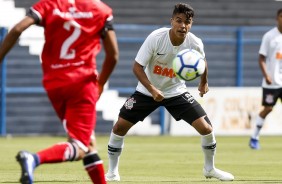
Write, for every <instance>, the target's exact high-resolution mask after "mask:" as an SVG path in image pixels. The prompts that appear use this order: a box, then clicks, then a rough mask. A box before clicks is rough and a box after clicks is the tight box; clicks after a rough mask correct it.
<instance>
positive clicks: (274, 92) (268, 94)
mask: <svg viewBox="0 0 282 184" xmlns="http://www.w3.org/2000/svg"><path fill="white" fill-rule="evenodd" d="M262 90H263V92H262V93H263V95H262V105H263V110H262V111H260V113H259V114H258V116H257V118H256V125H255V128H254V132H253V134H252V136H251V138H250V141H249V146H250V148H252V149H260V144H259V135H260V131H261V129H262V127H263V125H264V122H265V118H266V117H267V115H268V114H269V113H270V112H271V111H272V109H273V106H274V105H275V103H276V101H277V99H278V97H279V95H281V89H266V88H263V89H262Z"/></svg>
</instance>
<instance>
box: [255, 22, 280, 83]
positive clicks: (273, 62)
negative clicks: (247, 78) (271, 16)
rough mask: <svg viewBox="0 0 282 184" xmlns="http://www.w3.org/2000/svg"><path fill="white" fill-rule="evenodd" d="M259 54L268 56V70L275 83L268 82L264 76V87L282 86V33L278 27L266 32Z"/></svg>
mask: <svg viewBox="0 0 282 184" xmlns="http://www.w3.org/2000/svg"><path fill="white" fill-rule="evenodd" d="M259 54H261V55H264V56H265V57H266V70H267V73H268V74H269V75H270V76H271V78H272V80H273V83H272V84H270V85H269V84H267V83H266V81H265V79H264V78H263V81H262V87H264V88H281V87H282V34H281V33H280V31H279V30H278V28H277V27H275V28H272V29H271V30H269V31H268V32H266V33H265V34H264V36H263V38H262V42H261V45H260V50H259Z"/></svg>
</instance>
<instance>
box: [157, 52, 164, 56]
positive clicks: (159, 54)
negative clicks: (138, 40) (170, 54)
mask: <svg viewBox="0 0 282 184" xmlns="http://www.w3.org/2000/svg"><path fill="white" fill-rule="evenodd" d="M157 55H158V56H161V55H165V54H161V53H158V52H157Z"/></svg>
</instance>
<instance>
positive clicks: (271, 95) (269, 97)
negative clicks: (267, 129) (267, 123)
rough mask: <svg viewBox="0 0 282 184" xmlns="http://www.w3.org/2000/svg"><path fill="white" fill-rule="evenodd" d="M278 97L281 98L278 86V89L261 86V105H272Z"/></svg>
mask: <svg viewBox="0 0 282 184" xmlns="http://www.w3.org/2000/svg"><path fill="white" fill-rule="evenodd" d="M278 98H280V99H281V100H282V88H278V89H269V88H262V105H263V106H274V105H275V104H276V102H277V100H278Z"/></svg>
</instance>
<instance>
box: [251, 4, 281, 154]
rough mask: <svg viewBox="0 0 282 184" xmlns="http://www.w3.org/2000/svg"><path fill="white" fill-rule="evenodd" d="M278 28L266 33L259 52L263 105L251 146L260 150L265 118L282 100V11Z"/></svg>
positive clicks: (277, 18) (279, 15) (278, 17)
mask: <svg viewBox="0 0 282 184" xmlns="http://www.w3.org/2000/svg"><path fill="white" fill-rule="evenodd" d="M276 20H277V26H276V27H274V28H272V29H271V30H269V31H268V32H266V33H265V34H264V36H263V38H262V42H261V45H260V50H259V66H260V68H261V71H262V74H263V81H262V90H263V97H262V105H263V109H262V111H260V113H259V114H258V116H257V119H256V127H255V130H254V133H253V135H252V136H251V139H250V142H249V146H250V147H251V148H252V149H260V144H259V134H260V130H261V128H262V127H263V125H264V121H265V118H266V117H267V115H268V114H269V113H270V112H271V111H272V109H273V106H274V105H275V104H276V102H277V100H278V98H280V99H282V9H279V10H278V11H277V15H276Z"/></svg>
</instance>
